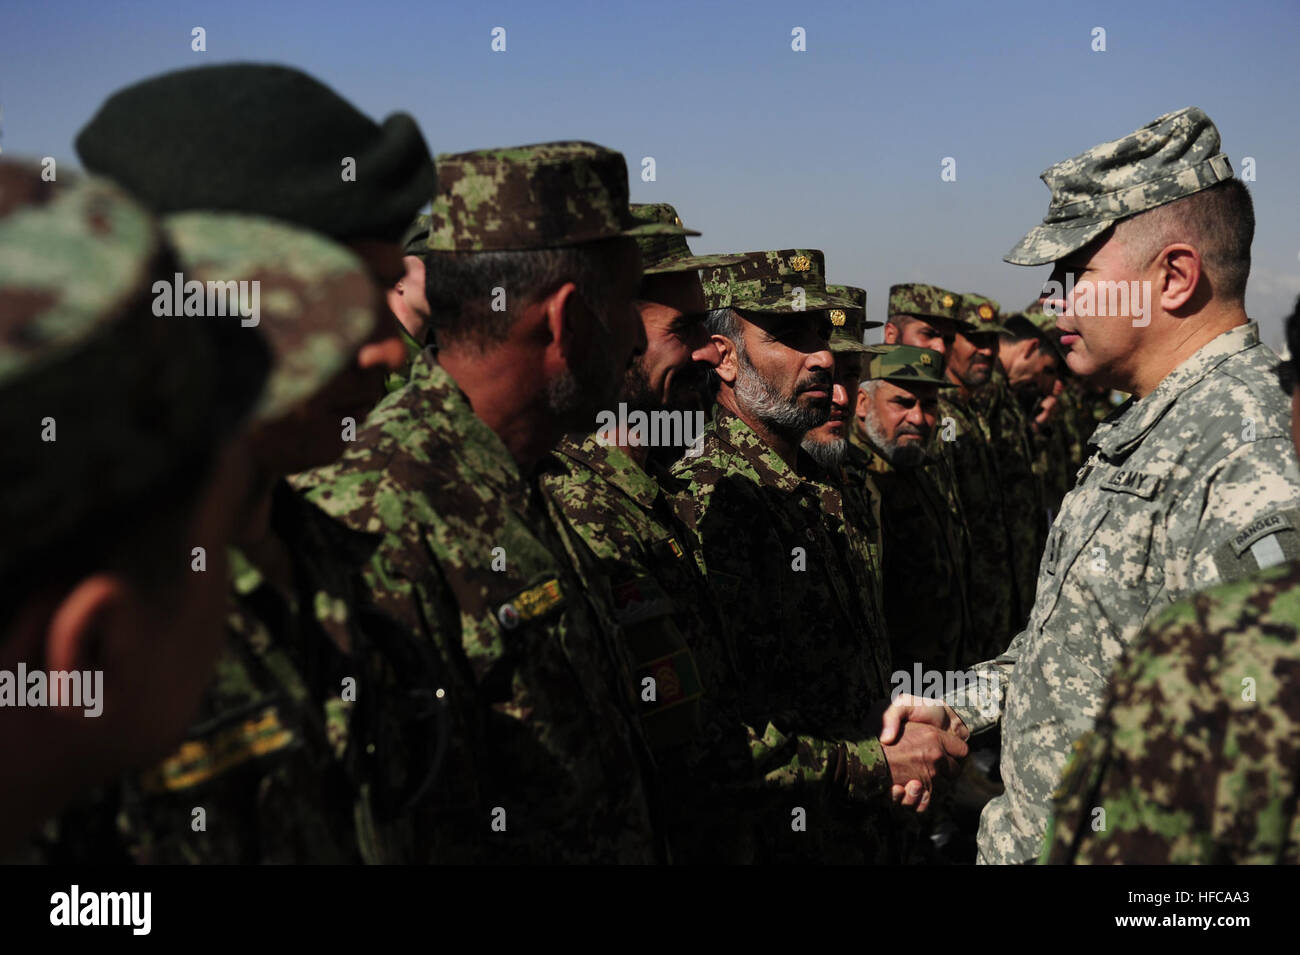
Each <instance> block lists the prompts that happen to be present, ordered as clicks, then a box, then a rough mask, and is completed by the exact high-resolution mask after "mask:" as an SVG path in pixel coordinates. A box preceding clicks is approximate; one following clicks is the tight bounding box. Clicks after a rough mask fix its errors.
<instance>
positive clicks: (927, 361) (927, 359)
mask: <svg viewBox="0 0 1300 955" xmlns="http://www.w3.org/2000/svg"><path fill="white" fill-rule="evenodd" d="M932 361H933V359H932V358H930V356H929V355H922V356H921V358H920V362H921V364H922V365H928V364H930V363H931V362H932Z"/></svg>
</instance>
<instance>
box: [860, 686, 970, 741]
mask: <svg viewBox="0 0 1300 955" xmlns="http://www.w3.org/2000/svg"><path fill="white" fill-rule="evenodd" d="M904 723H928V724H929V725H931V726H933V727H935V728H937V729H941V730H947V731H948V732H950V733H953V734H955V735H956V736H958V737H959V738H961V739H963V740H967V739H970V730H968V729H967V728H966V724H965V723H963V722H962V719H961V717H960V716H958V715H957V713H956V711H954V710H953V708H952V707H951V706H949V705H948V704H947V703H945V702H943V701H942V700H925V699H922V698H921V697H919V696H912V695H911V694H910V693H900V694H899V695H898V697H897V698H896V699H895V700H894V701H893V702H892V703H890V704H889V707H888V708H887V709H886V710H885V712H884V713H883V714H881V717H880V742H882V743H884V744H885V745H886V746H889V745H890V744H892V743H893V742H894V741H895V740H896V739H898V736H899V730H900V728H901V727H902V726H903V724H904Z"/></svg>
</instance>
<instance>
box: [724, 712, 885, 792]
mask: <svg viewBox="0 0 1300 955" xmlns="http://www.w3.org/2000/svg"><path fill="white" fill-rule="evenodd" d="M746 728H747V729H748V730H749V748H750V753H751V754H752V756H753V759H754V767H755V769H756V770H757V773H758V775H759V778H761V779H762V780H763V782H764V784H765V785H769V786H775V787H780V788H792V787H802V786H807V785H810V784H819V785H821V786H823V787H824V788H825V790H826V791H828V792H833V793H837V794H838V795H840V796H841V797H843V798H845V799H848V800H850V801H852V802H866V801H868V800H871V799H874V798H876V797H881V796H884V795H887V794H888V793H889V790H890V786H891V784H892V782H893V779H892V777H891V776H890V773H889V764H888V761H887V760H886V759H885V748H884V746H883V745H882V744H881V742H880V740H878V739H867V740H826V739H819V738H817V737H814V736H809V735H807V734H798V735H786V734H785V733H783V732H782V731H781V730H780V729H778V728H777V726H776V725H775V724H774V723H768V724H767V726H766V727H765V728H764V731H763V733H762V735H759V734H758V733H757V732H756V731H755V729H754V728H753V727H746Z"/></svg>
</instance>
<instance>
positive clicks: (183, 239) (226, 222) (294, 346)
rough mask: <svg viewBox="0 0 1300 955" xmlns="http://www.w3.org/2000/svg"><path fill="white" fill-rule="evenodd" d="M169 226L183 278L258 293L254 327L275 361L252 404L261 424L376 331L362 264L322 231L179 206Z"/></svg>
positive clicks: (324, 378)
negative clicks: (180, 210)
mask: <svg viewBox="0 0 1300 955" xmlns="http://www.w3.org/2000/svg"><path fill="white" fill-rule="evenodd" d="M163 226H164V229H165V231H166V236H167V239H168V241H169V242H170V243H171V245H172V247H173V248H174V249H175V250H176V255H177V258H178V259H179V261H180V265H181V269H182V274H183V275H184V277H185V280H186V281H190V280H196V281H198V282H203V283H205V285H207V284H208V283H213V284H217V283H225V282H248V283H250V285H249V286H248V287H249V289H250V291H251V290H252V289H253V288H256V290H257V302H258V312H259V314H258V317H257V325H256V328H257V331H258V332H260V333H261V334H262V335H263V337H265V339H266V341H267V344H268V345H270V347H271V353H272V355H273V358H274V363H275V364H274V370H273V371H272V372H271V376H270V379H269V380H268V381H267V385H266V390H265V391H264V392H263V394H262V399H261V401H260V402H259V403H258V405H257V408H256V409H255V410H254V417H255V418H256V419H257V420H259V421H270V420H273V419H275V418H278V417H280V416H281V415H283V414H284V413H286V412H287V411H289V410H290V409H291V408H293V407H294V406H295V405H297V404H298V403H299V402H301V401H303V400H305V399H306V398H309V397H310V396H311V395H313V394H314V393H315V392H317V391H319V390H320V389H321V388H322V387H323V386H324V385H325V384H326V383H327V382H328V381H329V380H330V379H332V378H333V377H334V376H335V375H337V374H338V373H339V372H340V371H342V370H343V369H344V367H346V366H347V365H348V364H349V363H350V362H351V361H352V357H353V355H354V354H355V353H356V350H357V348H358V347H360V345H361V344H362V343H363V342H365V341H366V339H367V338H369V337H370V335H371V333H372V332H373V331H374V329H375V323H376V315H377V311H376V306H377V300H376V295H377V290H376V289H375V287H374V285H373V284H372V283H371V281H370V277H369V272H368V271H367V268H366V265H365V263H364V262H363V261H362V260H361V259H360V258H359V257H358V256H356V255H355V254H354V253H352V252H351V251H350V250H349V249H347V248H346V247H344V246H342V245H339V244H338V243H336V242H334V241H332V240H330V239H327V238H325V237H324V236H322V235H319V234H317V233H314V232H308V231H307V230H305V229H300V228H297V227H295V226H291V225H288V224H287V223H284V222H280V221H276V220H272V219H264V218H261V217H258V216H246V215H239V214H237V213H229V212H220V213H218V212H183V213H180V214H178V215H173V216H168V217H167V218H166V219H164V220H163ZM253 282H256V283H257V285H256V286H252V285H251V283H253ZM208 287H211V286H210V285H209V286H208ZM200 320H212V321H224V320H226V319H223V318H221V317H220V316H214V317H212V318H211V319H200ZM248 321H249V322H250V323H251V322H252V319H249V320H248ZM249 331H251V328H250V329H249Z"/></svg>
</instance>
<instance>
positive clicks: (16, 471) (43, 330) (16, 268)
mask: <svg viewBox="0 0 1300 955" xmlns="http://www.w3.org/2000/svg"><path fill="white" fill-rule="evenodd" d="M175 268H176V261H175V259H174V257H173V255H172V253H171V251H170V250H169V249H168V248H167V247H166V246H165V244H164V242H163V240H162V235H161V232H160V230H159V228H158V225H157V223H156V222H155V221H154V219H153V218H152V217H151V216H150V215H149V214H148V213H147V212H146V211H145V210H144V209H143V208H142V207H141V206H139V205H138V204H137V203H136V202H135V201H134V200H132V199H130V198H129V197H128V196H127V195H126V194H125V193H124V192H122V191H120V190H119V189H118V188H117V187H116V186H113V185H112V184H110V183H108V182H106V181H104V180H99V179H94V178H84V179H82V178H72V179H69V180H68V181H61V182H59V183H58V184H57V185H56V184H54V183H48V182H43V181H42V180H41V177H40V173H39V171H38V170H37V169H36V168H34V167H31V166H27V165H23V164H19V163H15V162H12V161H0V315H3V316H4V321H3V323H2V324H0V433H3V434H5V435H6V440H5V441H3V442H0V475H3V477H2V478H0V482H2V490H0V525H3V527H4V528H5V533H4V535H3V540H2V541H0V574H7V573H9V572H10V571H11V570H13V569H14V565H13V561H15V560H18V559H20V558H21V557H22V555H26V554H30V553H32V552H33V551H35V550H36V549H38V548H40V547H43V546H46V545H50V544H54V543H57V542H58V541H61V540H64V539H66V537H67V535H68V534H69V533H71V532H72V530H73V529H75V528H76V527H78V526H81V525H82V524H83V523H84V522H85V521H86V520H88V519H89V518H90V517H91V516H93V515H97V514H100V513H104V512H105V511H106V509H108V508H110V507H112V506H113V502H123V501H129V500H138V499H139V498H140V497H141V496H142V495H145V494H147V493H148V492H149V491H150V489H151V488H155V487H160V486H161V484H162V482H165V481H166V480H168V479H169V477H170V476H171V475H173V474H174V473H175V470H176V468H177V466H178V462H182V461H185V460H190V459H193V458H194V456H195V455H197V454H201V453H204V452H205V451H206V449H208V448H210V447H212V446H213V445H214V444H215V443H216V442H217V441H218V440H219V439H220V438H221V437H222V436H223V435H224V434H226V433H228V432H229V431H230V430H231V428H233V427H234V425H235V424H236V423H237V422H238V420H239V419H241V418H242V417H243V416H244V414H246V412H247V410H248V408H249V407H250V406H251V405H252V403H253V401H254V400H255V399H256V397H257V391H258V390H259V389H260V387H261V384H262V381H263V379H264V376H265V370H266V360H267V356H266V348H265V345H264V344H263V343H262V342H261V339H260V338H259V337H257V336H256V335H254V334H251V333H250V332H249V330H242V331H243V334H241V335H238V336H237V340H238V342H240V343H248V345H249V347H248V348H247V349H246V350H243V351H236V350H232V349H228V348H225V347H224V346H223V345H222V341H223V340H224V339H223V336H220V335H217V334H215V333H214V332H213V330H212V328H211V326H209V325H208V324H206V322H207V320H206V319H194V318H190V319H185V318H182V319H179V320H177V319H171V318H160V317H156V316H155V314H154V312H153V307H152V306H153V302H154V301H155V292H154V283H155V281H156V280H160V279H165V280H168V281H170V280H171V279H172V274H173V272H174V270H175ZM259 359H260V364H257V362H258V360H259ZM235 366H237V367H235Z"/></svg>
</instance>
